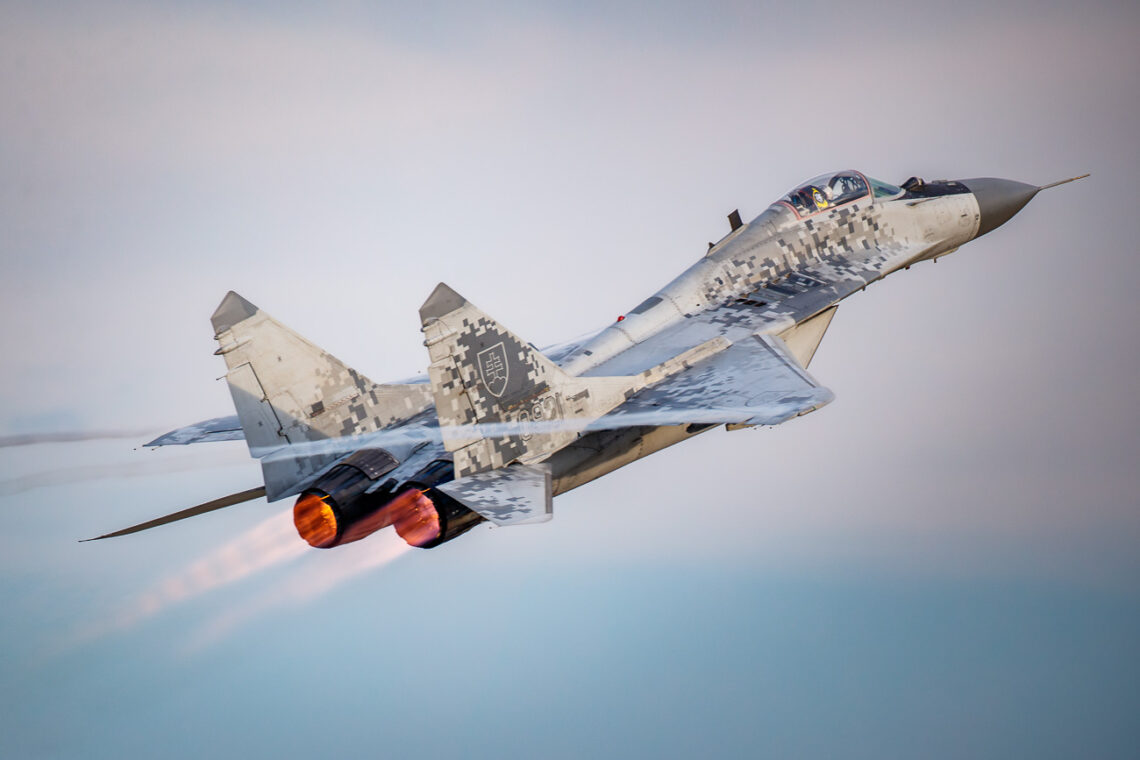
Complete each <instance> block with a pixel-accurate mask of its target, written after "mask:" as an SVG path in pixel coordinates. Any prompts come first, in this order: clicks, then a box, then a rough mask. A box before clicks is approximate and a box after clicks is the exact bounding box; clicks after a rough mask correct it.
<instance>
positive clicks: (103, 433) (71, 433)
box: [0, 428, 155, 449]
mask: <svg viewBox="0 0 1140 760" xmlns="http://www.w3.org/2000/svg"><path fill="white" fill-rule="evenodd" d="M154 432H155V430H154V428H147V429H136V430H65V431H62V432H58V433H23V434H20V435H0V449H3V448H6V447H8V446H32V445H34V444H37V443H74V442H75V441H104V440H108V439H112V438H145V437H147V436H150V435H153V434H154Z"/></svg>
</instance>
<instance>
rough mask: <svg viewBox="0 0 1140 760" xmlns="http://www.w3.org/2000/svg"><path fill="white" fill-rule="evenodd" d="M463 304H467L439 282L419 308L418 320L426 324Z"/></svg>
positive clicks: (444, 284) (465, 300)
mask: <svg viewBox="0 0 1140 760" xmlns="http://www.w3.org/2000/svg"><path fill="white" fill-rule="evenodd" d="M465 303H467V299H466V298H464V297H463V296H461V295H459V294H458V293H456V292H455V291H454V290H452V289H451V288H450V287H449V286H448V285H447V283H445V282H441V283H439V284H438V285H436V286H435V290H433V291H432V292H431V295H430V296H428V298H427V300H426V301H424V305H423V306H421V307H420V320H421V321H423V322H427V321H428V320H429V319H439V318H440V317H442V316H443V315H445V314H450V313H451V312H453V311H455V310H456V309H458V308H459V307H461V306H463V304H465Z"/></svg>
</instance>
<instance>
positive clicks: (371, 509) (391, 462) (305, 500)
mask: <svg viewBox="0 0 1140 760" xmlns="http://www.w3.org/2000/svg"><path fill="white" fill-rule="evenodd" d="M398 464H399V462H397V461H396V459H395V457H393V456H392V455H391V454H389V453H388V452H387V451H384V450H383V449H363V450H361V451H357V452H355V453H353V454H352V455H351V456H349V457H346V458H345V460H344V461H343V462H341V463H340V464H338V465H336V466H335V467H333V468H332V469H331V470H329V472H328V473H327V474H326V475H325V476H324V477H322V478H321V479H320V480H318V481H317V482H316V483H314V484H313V486H312V487H311V488H309V489H307V490H305V491H304V492H302V493H301V496H300V498H298V499H297V503H296V504H295V505H294V506H293V524H294V525H295V526H296V527H297V533H298V534H300V536H301V538H303V539H305V540H306V541H307V542H309V545H310V546H315V547H317V548H320V549H328V548H329V547H333V546H339V545H340V544H347V543H351V542H353V541H359V540H360V539H362V538H364V537H365V536H368V535H371V534H372V533H375V532H376V531H378V530H380V529H381V528H383V527H385V526H387V525H391V524H392V523H391V521H388V522H385V516H384V515H382V514H381V512H382V511H383V508H384V505H385V504H387V503H388V502H389V501H391V499H392V494H391V492H388V491H384V492H377V493H371V494H369V493H366V491H367V490H368V489H369V488H371V487H372V486H373V485H375V483H376V481H377V480H378V479H379V478H380V477H381V476H382V475H384V474H385V473H387V472H391V471H392V470H394V469H395V468H396V465H398Z"/></svg>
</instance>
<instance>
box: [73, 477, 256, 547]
mask: <svg viewBox="0 0 1140 760" xmlns="http://www.w3.org/2000/svg"><path fill="white" fill-rule="evenodd" d="M264 495H265V487H264V486H258V487H257V488H251V489H249V490H248V491H241V492H240V493H234V494H230V495H229V496H223V497H222V498H220V499H214V500H213V501H207V502H206V503H205V504H199V505H198V506H196V507H190V508H188V509H183V510H181V511H179V512H175V513H173V514H169V515H165V516H163V517H156V518H155V519H153V520H147V521H146V522H143V523H139V524H138V525H132V526H131V527H129V528H123V529H122V530H117V531H115V532H114V533H104V534H103V535H102V536H95V538H84V539H82V540H80V543H83V542H84V541H98V540H99V539H101V538H114V537H115V536H126V535H128V534H130V533H138V532H139V531H142V530H148V529H150V528H157V527H158V526H159V525H167V524H168V523H172V522H178V521H179V520H185V519H186V518H187V517H194V516H195V515H204V514H206V513H207V512H213V511H214V510H217V509H222V508H224V507H232V506H233V505H235V504H241V503H243V502H247V501H253V500H254V499H260V498H261V497H262V496H264Z"/></svg>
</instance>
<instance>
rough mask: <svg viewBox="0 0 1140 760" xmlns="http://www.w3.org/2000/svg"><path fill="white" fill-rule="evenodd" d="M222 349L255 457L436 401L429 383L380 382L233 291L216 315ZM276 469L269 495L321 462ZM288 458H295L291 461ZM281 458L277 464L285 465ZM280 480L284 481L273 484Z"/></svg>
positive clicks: (380, 422)
mask: <svg viewBox="0 0 1140 760" xmlns="http://www.w3.org/2000/svg"><path fill="white" fill-rule="evenodd" d="M210 321H211V322H213V325H214V332H215V333H216V334H215V336H214V337H215V338H216V339H217V341H218V344H219V348H218V350H217V352H216V353H218V354H221V355H222V356H223V357H224V358H225V360H226V366H227V367H228V368H229V372H228V373H227V374H226V380H227V382H228V383H229V386H230V393H231V395H232V396H233V399H234V407H235V408H236V409H237V413H238V419H239V420H240V422H241V426H242V430H243V431H244V432H245V439H246V442H247V443H248V444H249V450H250V453H251V454H253V456H255V457H261V456H264V455H265V454H267V453H269V452H270V451H273V450H275V449H279V448H280V447H282V446H286V445H288V444H294V443H300V442H307V441H316V440H322V439H326V438H338V437H341V436H350V435H358V434H363V433H371V432H374V431H376V430H380V429H382V428H385V427H388V426H389V425H392V424H394V423H396V422H399V421H401V420H406V419H408V418H410V417H413V416H415V415H416V414H418V413H419V412H421V411H423V410H424V409H427V408H428V407H430V406H431V402H432V398H431V389H430V388H429V387H428V386H427V385H377V384H376V383H373V382H372V381H371V380H369V379H368V378H367V377H365V376H364V375H361V374H360V373H359V372H357V371H356V370H354V369H352V368H350V367H347V366H345V365H344V364H343V363H342V362H340V361H339V360H338V359H337V358H336V357H334V356H332V355H331V354H328V353H326V352H324V351H322V350H321V349H320V348H317V347H316V346H314V345H313V344H312V343H310V342H309V341H307V340H305V339H304V338H302V337H301V336H300V335H298V334H296V333H295V332H293V331H292V330H290V329H289V328H287V327H285V326H284V325H282V324H281V323H280V322H278V321H277V320H275V319H273V318H272V317H270V316H269V315H268V314H266V313H265V312H263V311H261V310H260V309H258V308H257V307H256V306H254V305H253V304H251V303H250V302H249V301H247V300H245V299H244V298H242V297H241V296H239V295H238V294H237V293H234V292H233V291H230V292H229V293H227V294H226V297H225V298H223V299H222V303H221V304H220V305H219V306H218V308H217V310H216V311H215V312H214V314H213V316H212V317H211V318H210ZM302 461H308V460H302V459H298V460H297V463H296V465H295V466H294V467H291V468H290V467H286V468H285V469H295V470H298V471H297V472H294V473H285V472H281V473H277V474H276V475H275V476H274V479H275V480H276V481H278V482H276V484H271V483H270V482H269V481H270V479H271V477H270V472H269V471H268V470H267V471H266V487H267V488H268V489H269V491H270V498H271V499H273V498H275V495H284V494H283V493H281V490H282V489H284V490H285V491H288V490H289V487H290V486H289V484H288V482H286V481H288V480H290V479H293V480H296V479H298V478H300V477H302V476H303V472H302V471H304V470H307V469H312V468H313V467H317V466H318V465H320V466H323V463H321V462H315V461H309V463H308V465H307V466H306V465H304V464H302ZM286 464H288V462H286ZM281 466H282V465H277V467H278V468H281ZM274 485H276V486H277V487H273V486H274Z"/></svg>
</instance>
